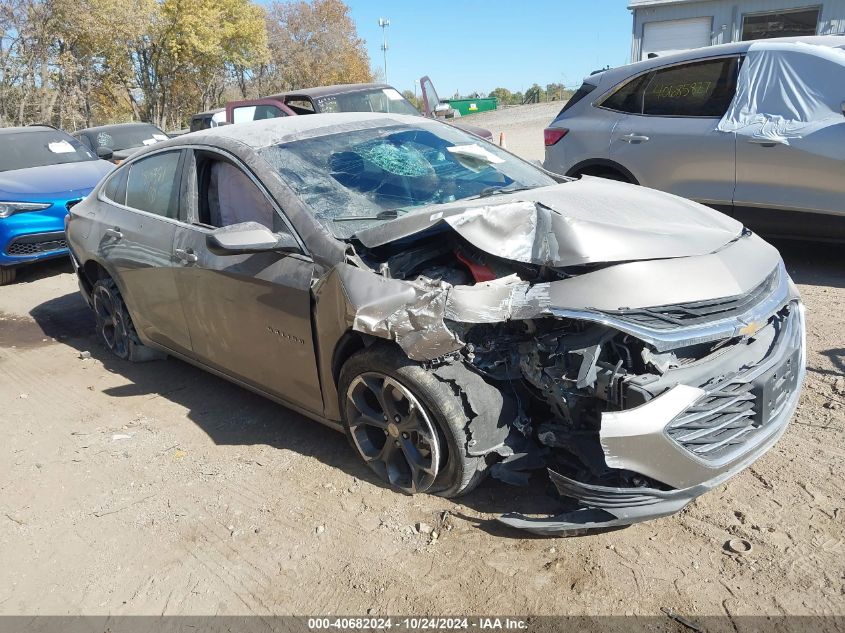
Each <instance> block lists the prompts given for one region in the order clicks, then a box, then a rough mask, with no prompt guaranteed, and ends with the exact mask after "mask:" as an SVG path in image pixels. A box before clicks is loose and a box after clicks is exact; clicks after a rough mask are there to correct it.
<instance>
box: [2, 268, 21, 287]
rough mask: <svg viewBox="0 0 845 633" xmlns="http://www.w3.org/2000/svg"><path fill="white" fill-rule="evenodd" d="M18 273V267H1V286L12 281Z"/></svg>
mask: <svg viewBox="0 0 845 633" xmlns="http://www.w3.org/2000/svg"><path fill="white" fill-rule="evenodd" d="M17 275H18V269H17V268H0V286H5V285H7V284H10V283H12V282H13V281H14V280H15V277H17Z"/></svg>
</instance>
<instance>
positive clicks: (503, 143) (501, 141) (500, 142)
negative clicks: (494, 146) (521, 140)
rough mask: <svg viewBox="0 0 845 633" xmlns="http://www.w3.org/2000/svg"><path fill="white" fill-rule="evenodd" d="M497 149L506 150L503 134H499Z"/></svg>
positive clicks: (506, 145)
mask: <svg viewBox="0 0 845 633" xmlns="http://www.w3.org/2000/svg"><path fill="white" fill-rule="evenodd" d="M499 147H501V148H502V149H507V148H508V144H507V143H505V133H504V132H499Z"/></svg>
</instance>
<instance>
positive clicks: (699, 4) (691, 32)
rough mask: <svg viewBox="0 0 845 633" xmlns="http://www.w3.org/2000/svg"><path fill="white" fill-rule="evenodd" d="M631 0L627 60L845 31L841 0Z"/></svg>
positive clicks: (844, 7) (843, 8) (844, 32)
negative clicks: (814, 0)
mask: <svg viewBox="0 0 845 633" xmlns="http://www.w3.org/2000/svg"><path fill="white" fill-rule="evenodd" d="M807 1H808V0H803V1H802V0H629V3H628V8H629V9H630V10H631V11H632V12H633V14H634V27H633V34H632V42H631V60H632V61H637V60H640V59H646V58H647V57H649V55H654V54H658V55H659V54H661V53H663V54H665V53H667V52H670V51H676V50H686V49H690V48H698V47H700V46H709V45H711V44H725V43H727V42H737V41H740V40H757V39H765V38H769V37H787V36H794V35H835V34H845V0H823V1H822V2H816V3H812V1H811V0H809V3H807Z"/></svg>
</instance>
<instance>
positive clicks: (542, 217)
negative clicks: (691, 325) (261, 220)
mask: <svg viewBox="0 0 845 633" xmlns="http://www.w3.org/2000/svg"><path fill="white" fill-rule="evenodd" d="M443 225H446V228H448V229H451V230H454V231H455V232H457V233H458V234H459V235H460V236H461V237H463V238H464V239H466V240H467V241H468V242H469V243H471V244H472V245H474V246H475V247H476V248H479V249H480V250H482V251H485V252H487V253H489V254H491V255H494V256H496V257H502V258H505V259H509V260H513V261H518V262H524V263H532V264H540V265H546V266H554V267H565V266H577V265H583V264H600V263H613V262H626V261H638V260H652V259H668V258H677V257H691V256H697V255H705V254H708V253H713V252H715V251H717V250H719V249H721V248H723V247H724V246H725V245H726V244H728V243H730V242H732V241H733V240H735V239H737V237H739V236H740V234H741V233H742V224H740V223H739V222H737V221H736V220H734V219H732V218H729V217H728V216H726V215H723V214H721V213H719V212H717V211H714V210H713V209H710V208H709V207H705V206H704V205H701V204H698V203H695V202H692V201H690V200H686V199H684V198H680V197H678V196H673V195H671V194H667V193H663V192H659V191H655V190H653V189H647V188H645V187H639V186H636V185H629V184H625V183H619V182H614V181H610V180H605V179H602V178H591V177H589V176H585V177H583V178H581V179H580V180H578V181H572V182H567V183H563V184H559V185H554V186H550V187H541V188H538V189H533V190H530V191H524V192H516V193H513V194H508V195H501V196H497V197H495V198H483V199H480V200H472V201H467V200H463V201H459V202H455V203H450V204H447V205H437V206H431V207H427V208H424V209H420V210H419V211H416V212H414V213H410V214H408V215H405V216H401V217H399V218H397V219H396V220H393V221H390V222H386V223H384V224H381V225H378V226H375V227H372V228H368V229H365V230H363V231H360V232H358V233H357V234H356V235H355V238H356V239H357V240H358V241H359V242H360V243H361V244H363V245H364V246H366V247H367V248H376V247H378V246H382V245H384V244H387V243H390V242H394V241H397V240H400V239H404V238H410V237H411V236H416V235H420V234H423V233H428V232H429V231H435V230H438V229H442V228H444V227H443Z"/></svg>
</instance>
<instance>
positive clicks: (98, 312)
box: [91, 278, 165, 362]
mask: <svg viewBox="0 0 845 633" xmlns="http://www.w3.org/2000/svg"><path fill="white" fill-rule="evenodd" d="M91 297H92V303H93V308H94V315H95V317H96V320H97V337H98V338H99V339H100V342H101V343H102V344H103V345H104V346H105V347H106V349H108V350H109V351H110V352H111V353H112V354H114V355H115V356H117V357H118V358H120V359H122V360H129V361H133V362H144V361H149V360H157V359H160V358H164V357H165V355H164V354H162V353H161V352H159V351H157V350H154V349H152V348H150V347H147V346H146V345H144V344H143V343H141V340H140V339H139V338H138V333H137V332H136V331H135V325H134V324H133V323H132V317H130V316H129V310H127V309H126V304H125V303H124V302H123V297H122V296H121V294H120V290H118V288H117V284H116V283H114V280H113V279H109V278H106V279H98V280H97V282H96V283H95V284H94V287H93V289H92V291H91Z"/></svg>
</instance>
